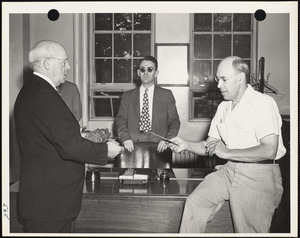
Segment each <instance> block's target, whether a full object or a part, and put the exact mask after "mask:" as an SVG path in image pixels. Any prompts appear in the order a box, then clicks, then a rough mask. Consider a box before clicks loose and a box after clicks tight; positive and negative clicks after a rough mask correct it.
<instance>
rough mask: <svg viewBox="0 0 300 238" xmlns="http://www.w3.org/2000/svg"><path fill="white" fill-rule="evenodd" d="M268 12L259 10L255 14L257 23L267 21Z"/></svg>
mask: <svg viewBox="0 0 300 238" xmlns="http://www.w3.org/2000/svg"><path fill="white" fill-rule="evenodd" d="M266 16H267V14H266V12H265V11H264V10H262V9H258V10H257V11H256V12H255V14H254V17H255V19H256V20H257V21H263V20H265V19H266Z"/></svg>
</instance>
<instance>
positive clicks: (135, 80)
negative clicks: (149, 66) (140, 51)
mask: <svg viewBox="0 0 300 238" xmlns="http://www.w3.org/2000/svg"><path fill="white" fill-rule="evenodd" d="M139 62H140V60H139V59H135V60H133V83H135V84H136V86H140V85H141V80H140V77H139V76H138V74H137V69H138V67H139Z"/></svg>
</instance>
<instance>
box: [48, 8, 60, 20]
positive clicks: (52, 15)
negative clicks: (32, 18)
mask: <svg viewBox="0 0 300 238" xmlns="http://www.w3.org/2000/svg"><path fill="white" fill-rule="evenodd" d="M48 18H49V20H51V21H56V20H57V19H58V18H59V12H58V11H57V10H56V9H51V10H50V11H49V12H48Z"/></svg>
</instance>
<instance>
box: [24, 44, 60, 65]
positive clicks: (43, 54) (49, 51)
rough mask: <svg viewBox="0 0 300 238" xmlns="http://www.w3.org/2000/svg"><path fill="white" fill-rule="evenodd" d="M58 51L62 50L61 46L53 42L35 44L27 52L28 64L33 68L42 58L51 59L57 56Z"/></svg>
mask: <svg viewBox="0 0 300 238" xmlns="http://www.w3.org/2000/svg"><path fill="white" fill-rule="evenodd" d="M59 49H63V50H64V48H63V46H62V45H61V44H59V43H58V42H55V41H48V40H42V41H39V42H38V43H36V44H35V45H34V46H33V47H32V48H31V50H30V52H29V56H28V58H29V62H30V65H31V67H32V68H33V67H34V65H35V64H38V63H40V62H41V60H42V59H43V58H47V57H53V56H55V55H56V54H57V51H58V50H59Z"/></svg>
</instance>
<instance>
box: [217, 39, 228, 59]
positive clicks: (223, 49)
mask: <svg viewBox="0 0 300 238" xmlns="http://www.w3.org/2000/svg"><path fill="white" fill-rule="evenodd" d="M229 55H231V35H214V58H224V57H227V56H229Z"/></svg>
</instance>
